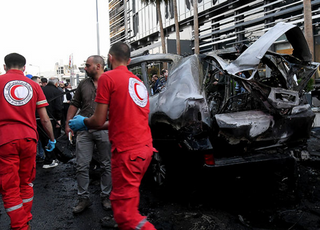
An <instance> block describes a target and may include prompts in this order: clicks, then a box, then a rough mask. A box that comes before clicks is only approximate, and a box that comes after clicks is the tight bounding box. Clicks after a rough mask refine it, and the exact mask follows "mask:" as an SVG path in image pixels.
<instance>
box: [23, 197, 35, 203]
mask: <svg viewBox="0 0 320 230" xmlns="http://www.w3.org/2000/svg"><path fill="white" fill-rule="evenodd" d="M22 201H23V203H28V202H30V201H33V197H31V198H29V199H24V200H22Z"/></svg>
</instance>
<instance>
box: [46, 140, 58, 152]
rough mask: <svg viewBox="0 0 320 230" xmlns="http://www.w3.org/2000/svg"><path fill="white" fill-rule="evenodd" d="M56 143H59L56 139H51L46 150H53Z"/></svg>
mask: <svg viewBox="0 0 320 230" xmlns="http://www.w3.org/2000/svg"><path fill="white" fill-rule="evenodd" d="M56 143H57V141H56V139H54V141H50V140H49V142H48V145H47V147H46V150H47V151H48V152H52V150H54V148H55V147H56Z"/></svg>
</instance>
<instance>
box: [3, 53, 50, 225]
mask: <svg viewBox="0 0 320 230" xmlns="http://www.w3.org/2000/svg"><path fill="white" fill-rule="evenodd" d="M4 61H5V65H4V69H5V71H6V74H4V75H2V76H1V77H0V104H1V107H2V109H3V111H2V112H1V113H0V193H1V195H2V200H3V204H4V207H5V210H6V212H7V214H8V216H9V217H10V219H11V228H12V229H19V230H29V229H31V227H30V224H29V221H30V220H31V219H32V214H31V208H32V202H33V184H32V182H33V180H34V178H35V175H36V171H35V170H36V153H37V140H38V133H37V123H36V119H35V113H36V111H37V113H38V114H39V117H40V120H41V123H42V126H43V127H44V130H45V132H46V133H47V135H48V136H49V138H50V139H49V143H48V145H47V148H48V149H47V150H48V151H52V150H53V149H54V148H55V143H56V141H55V139H54V135H53V131H52V126H51V122H50V119H49V117H48V114H47V111H46V108H45V106H47V105H48V103H47V100H46V97H45V96H44V94H43V92H42V90H41V88H40V86H39V84H37V83H35V82H34V81H32V80H31V79H29V78H27V77H25V76H24V74H23V71H24V70H25V64H26V59H25V58H24V57H23V56H22V55H20V54H17V53H11V54H8V55H7V56H6V57H5V58H4Z"/></svg>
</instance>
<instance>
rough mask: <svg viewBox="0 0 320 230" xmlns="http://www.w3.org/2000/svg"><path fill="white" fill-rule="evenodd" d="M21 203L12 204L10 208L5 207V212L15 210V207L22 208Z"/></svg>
mask: <svg viewBox="0 0 320 230" xmlns="http://www.w3.org/2000/svg"><path fill="white" fill-rule="evenodd" d="M22 205H23V204H22V203H21V204H18V205H16V206H13V207H11V208H7V209H6V212H12V211H15V210H17V209H19V208H22Z"/></svg>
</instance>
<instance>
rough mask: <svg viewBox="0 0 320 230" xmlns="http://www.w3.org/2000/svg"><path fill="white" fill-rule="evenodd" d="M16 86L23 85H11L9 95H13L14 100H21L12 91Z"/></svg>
mask: <svg viewBox="0 0 320 230" xmlns="http://www.w3.org/2000/svg"><path fill="white" fill-rule="evenodd" d="M18 87H23V86H22V85H15V86H13V87H12V88H11V90H10V95H11V97H13V98H14V99H15V100H22V99H23V98H19V97H17V96H16V94H15V92H14V91H15V90H16V89H17V88H18Z"/></svg>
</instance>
